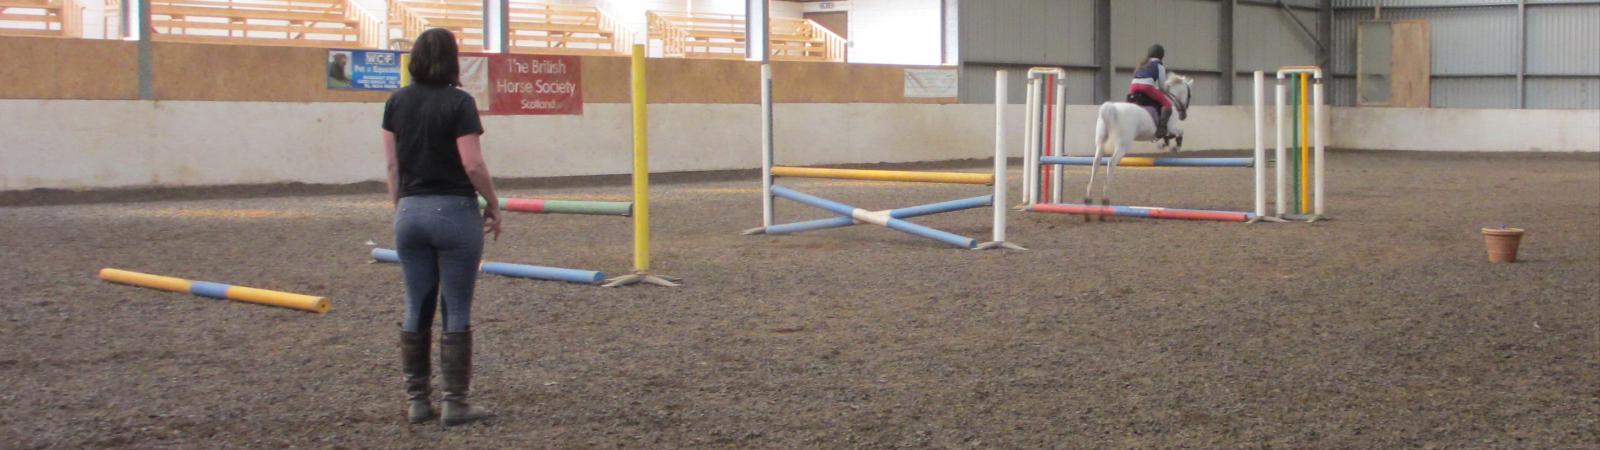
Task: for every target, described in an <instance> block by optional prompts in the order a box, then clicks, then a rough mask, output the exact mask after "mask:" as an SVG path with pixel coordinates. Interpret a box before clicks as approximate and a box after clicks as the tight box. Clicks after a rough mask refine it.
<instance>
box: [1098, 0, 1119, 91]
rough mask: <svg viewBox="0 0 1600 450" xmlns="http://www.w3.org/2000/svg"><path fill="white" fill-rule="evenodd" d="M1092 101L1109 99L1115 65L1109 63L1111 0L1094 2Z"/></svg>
mask: <svg viewBox="0 0 1600 450" xmlns="http://www.w3.org/2000/svg"><path fill="white" fill-rule="evenodd" d="M1094 64H1095V66H1096V67H1099V69H1096V70H1095V72H1094V103H1095V104H1100V103H1105V102H1107V101H1110V100H1111V93H1112V92H1116V91H1113V90H1112V89H1111V79H1112V75H1113V71H1115V70H1116V67H1113V66H1112V65H1111V0H1095V2H1094Z"/></svg>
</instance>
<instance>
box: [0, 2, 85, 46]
mask: <svg viewBox="0 0 1600 450" xmlns="http://www.w3.org/2000/svg"><path fill="white" fill-rule="evenodd" d="M81 17H82V10H81V9H79V7H78V4H77V3H76V2H75V1H73V0H0V35H5V36H54V37H78V36H80V32H81V26H82V19H81Z"/></svg>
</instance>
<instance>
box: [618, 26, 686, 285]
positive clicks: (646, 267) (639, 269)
mask: <svg viewBox="0 0 1600 450" xmlns="http://www.w3.org/2000/svg"><path fill="white" fill-rule="evenodd" d="M644 52H645V49H644V46H643V45H634V46H633V64H632V71H631V75H630V78H631V82H632V86H633V92H632V95H633V273H631V274H628V275H623V276H620V277H616V278H612V279H610V280H606V284H605V286H606V287H617V286H627V285H631V284H639V283H648V284H653V285H657V286H667V287H673V286H677V285H678V281H680V280H679V279H677V278H673V277H668V276H663V275H652V274H651V273H650V136H649V134H648V131H649V124H650V121H649V119H650V117H649V100H650V99H649V96H648V95H647V93H646V92H645V71H644V68H645V67H644V66H645V64H644V63H645V58H644Z"/></svg>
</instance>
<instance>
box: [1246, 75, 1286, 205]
mask: <svg viewBox="0 0 1600 450" xmlns="http://www.w3.org/2000/svg"><path fill="white" fill-rule="evenodd" d="M1252 78H1253V80H1252V81H1253V82H1252V83H1251V87H1252V89H1251V98H1252V99H1253V100H1252V103H1253V104H1254V108H1252V112H1253V114H1254V115H1255V130H1256V134H1255V137H1256V142H1255V186H1256V204H1255V207H1256V209H1255V211H1256V214H1255V216H1254V217H1251V218H1250V222H1251V223H1255V222H1262V221H1265V222H1283V219H1280V218H1277V217H1273V216H1269V215H1267V98H1266V84H1267V83H1266V74H1265V73H1263V72H1262V71H1259V70H1257V71H1255V74H1254V76H1253V77H1252ZM1279 173H1282V170H1281V169H1280V170H1279Z"/></svg>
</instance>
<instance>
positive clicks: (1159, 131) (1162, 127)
mask: <svg viewBox="0 0 1600 450" xmlns="http://www.w3.org/2000/svg"><path fill="white" fill-rule="evenodd" d="M1168 120H1172V108H1171V107H1166V106H1163V107H1161V113H1160V114H1157V117H1156V139H1161V138H1165V137H1167V121H1168Z"/></svg>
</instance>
